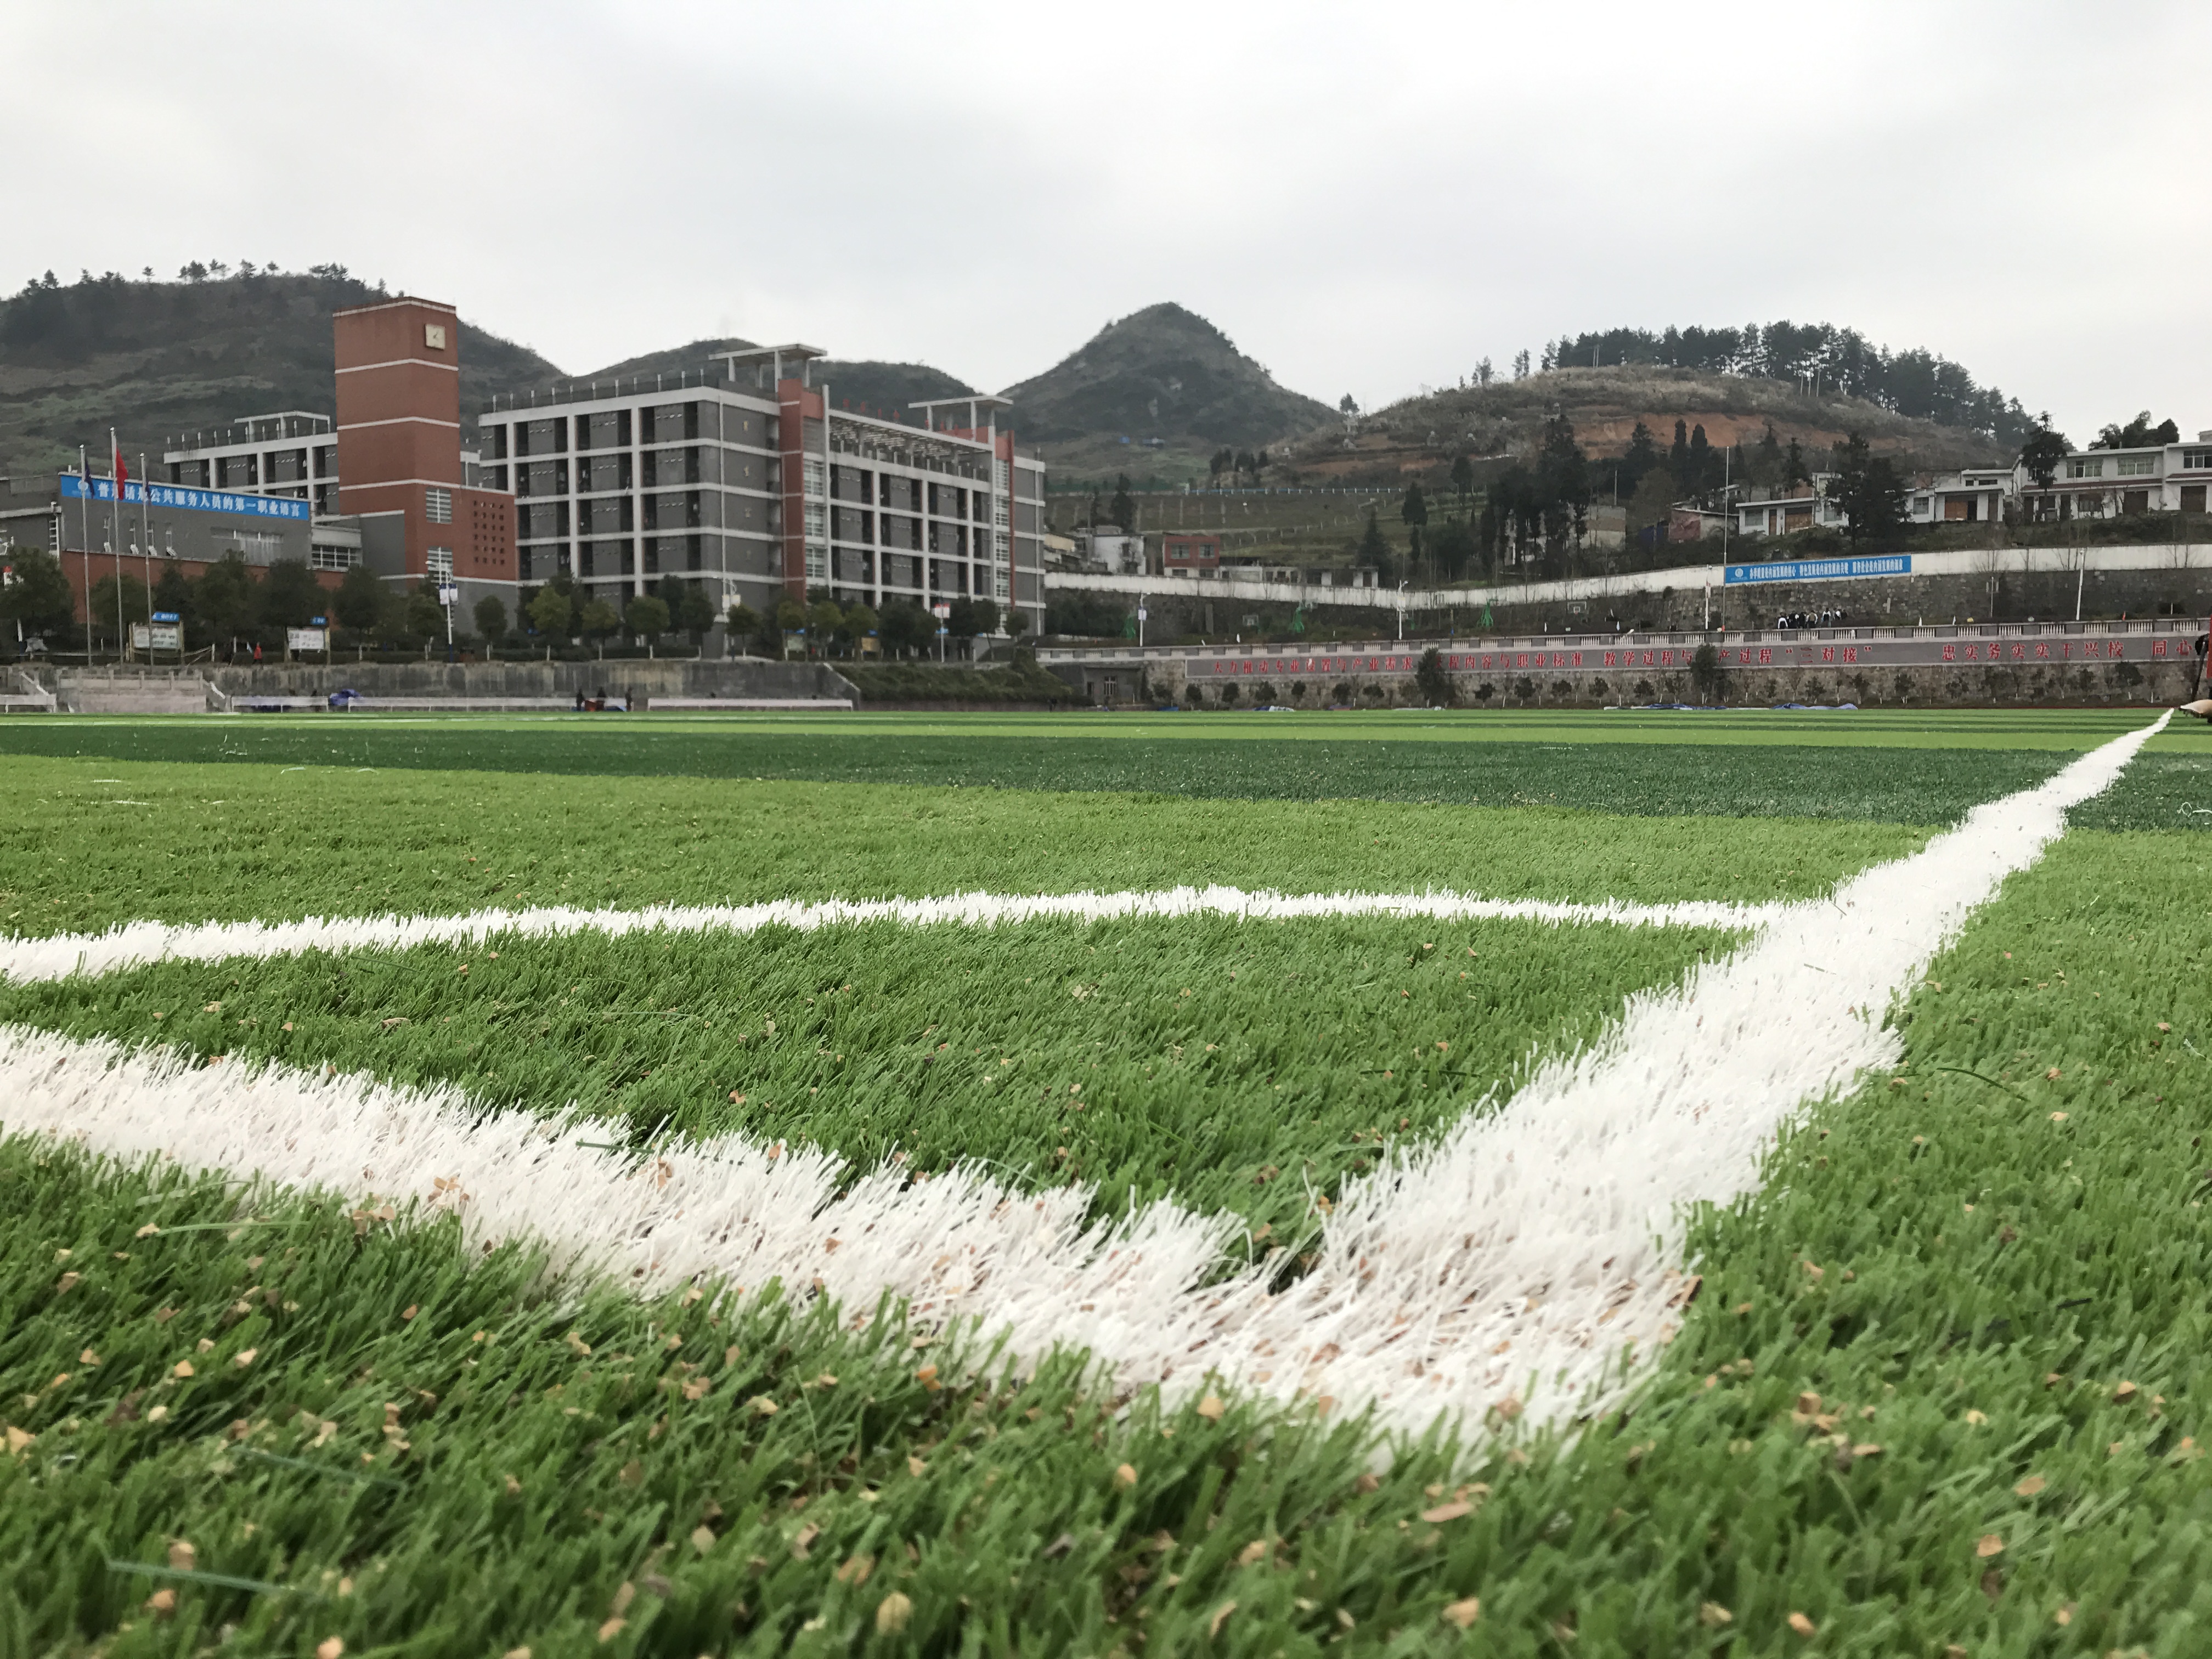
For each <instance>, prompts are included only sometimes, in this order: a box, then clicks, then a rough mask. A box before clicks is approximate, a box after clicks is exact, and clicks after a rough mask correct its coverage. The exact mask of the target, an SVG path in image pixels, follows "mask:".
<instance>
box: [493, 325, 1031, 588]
mask: <svg viewBox="0 0 2212 1659" xmlns="http://www.w3.org/2000/svg"><path fill="white" fill-rule="evenodd" d="M822 355H823V354H822V353H821V352H820V351H819V350H818V349H816V348H814V347H811V346H805V345H785V346H775V347H765V348H762V349H757V350H750V351H742V352H731V353H725V354H723V355H722V356H720V358H719V359H718V360H717V361H716V362H714V363H710V364H707V365H702V367H700V368H696V369H686V370H684V371H681V372H679V373H669V374H649V375H640V376H635V377H626V378H624V379H623V380H602V381H591V382H584V381H571V382H565V383H557V384H556V385H555V386H550V387H548V388H546V389H545V390H544V391H543V392H531V393H527V394H524V395H522V396H520V397H517V398H504V397H502V398H495V399H493V400H492V401H491V403H490V404H487V405H486V407H485V408H484V410H483V412H482V413H481V414H480V415H479V416H477V453H478V455H479V457H480V460H481V477H482V478H483V483H484V485H485V487H486V488H487V489H492V490H503V491H506V492H508V493H509V494H510V495H511V496H512V499H513V513H514V520H515V526H516V534H517V545H518V555H517V559H518V569H519V573H520V580H522V581H525V582H543V581H546V580H550V579H552V578H553V577H554V576H555V575H556V574H562V573H566V574H569V575H571V576H573V577H574V580H576V581H577V582H579V583H580V584H581V585H582V586H584V587H585V589H586V591H587V592H588V593H589V594H590V595H591V596H592V597H593V598H597V599H605V600H607V601H608V602H609V603H611V604H612V605H615V606H616V608H617V609H618V610H619V609H620V608H621V607H622V605H623V604H625V603H626V602H627V601H628V599H629V598H630V597H631V596H633V595H635V594H639V593H642V592H646V591H647V589H648V588H650V587H652V586H653V585H654V584H655V583H657V582H658V581H659V580H661V579H662V578H663V577H665V576H669V575H675V576H678V577H679V578H681V579H683V580H688V581H694V582H696V583H698V584H700V585H701V586H702V587H703V588H704V589H705V590H706V592H707V595H708V599H710V600H711V601H713V602H714V603H715V605H716V608H717V609H718V610H720V609H722V608H724V607H726V606H727V605H731V604H733V603H736V602H739V601H742V602H743V603H744V604H745V605H750V606H751V607H752V608H753V609H754V610H755V611H760V612H762V613H763V614H767V613H771V612H773V611H774V610H775V606H776V605H777V604H778V603H780V602H781V600H782V599H786V598H791V599H805V596H806V595H807V594H808V593H809V592H813V591H815V590H817V589H823V590H827V591H828V592H829V593H830V595H831V596H832V597H833V598H835V599H837V600H838V601H839V602H840V603H841V604H866V605H872V606H876V607H880V606H882V605H884V604H886V603H890V602H892V601H895V600H899V599H911V600H913V601H915V602H916V603H918V604H923V605H927V604H931V603H934V602H937V601H939V600H950V599H955V598H960V597H976V598H988V599H996V600H997V601H999V602H1000V604H1001V605H1012V606H1018V607H1021V608H1023V609H1024V610H1026V611H1030V612H1031V613H1032V614H1031V615H1030V625H1031V626H1032V628H1035V627H1040V626H1041V625H1042V619H1043V618H1042V611H1043V586H1042V548H1041V546H1040V544H1039V541H1038V537H1039V534H1040V532H1041V527H1042V521H1043V513H1044V468H1043V464H1042V462H1040V461H1036V460H1033V459H1029V458H1026V457H1018V456H1017V455H1016V453H1015V451H1014V445H1013V435H1012V434H1011V433H1001V432H1000V431H999V430H998V429H997V427H996V425H995V423H994V422H993V421H992V420H991V419H990V418H988V417H989V416H991V415H992V414H993V413H994V410H993V407H992V406H993V405H994V403H995V401H996V400H994V399H991V398H980V397H979V398H959V399H956V400H948V403H950V404H957V405H959V406H961V408H962V409H964V410H965V412H966V414H967V416H968V423H967V424H966V425H965V426H960V425H956V424H953V423H952V422H953V421H954V420H956V419H957V411H956V410H952V409H950V408H948V406H947V404H942V403H941V404H917V405H915V408H916V410H918V411H919V412H920V415H921V420H920V422H918V423H916V424H908V423H907V422H901V421H894V420H886V419H881V418H878V417H874V416H865V415H859V414H854V413H853V412H851V411H849V410H842V409H836V408H834V407H832V405H831V403H830V399H829V392H828V388H827V387H826V386H815V385H814V384H813V375H812V364H813V362H814V361H815V360H816V359H817V358H819V357H820V356H822Z"/></svg>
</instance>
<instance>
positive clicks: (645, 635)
mask: <svg viewBox="0 0 2212 1659" xmlns="http://www.w3.org/2000/svg"><path fill="white" fill-rule="evenodd" d="M623 627H624V628H627V629H629V631H630V632H631V633H633V634H635V635H638V636H639V637H641V639H643V640H644V641H645V642H646V644H647V646H650V645H651V644H652V643H653V641H655V640H657V639H659V637H660V636H661V635H663V634H665V633H666V632H667V631H668V606H667V605H665V603H663V602H662V601H661V600H660V599H658V598H656V597H655V596H654V595H653V594H651V593H641V594H639V595H638V596H637V597H636V598H635V599H632V600H631V601H630V602H629V604H628V605H625V606H623Z"/></svg>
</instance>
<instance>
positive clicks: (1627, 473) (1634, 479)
mask: <svg viewBox="0 0 2212 1659" xmlns="http://www.w3.org/2000/svg"><path fill="white" fill-rule="evenodd" d="M1657 465H1659V446H1658V443H1657V442H1656V441H1655V440H1654V439H1653V438H1652V436H1651V428H1650V427H1648V426H1646V425H1644V422H1641V421H1638V422H1637V423H1636V429H1635V430H1634V431H1632V432H1631V433H1630V434H1629V435H1628V453H1626V455H1623V456H1622V457H1621V458H1620V478H1621V482H1622V483H1625V484H1626V485H1627V486H1628V493H1629V494H1630V495H1634V494H1635V493H1636V487H1637V486H1638V484H1640V483H1643V482H1644V474H1645V473H1647V472H1649V471H1651V469H1652V468H1654V467H1656V466H1657Z"/></svg>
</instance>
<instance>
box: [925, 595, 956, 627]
mask: <svg viewBox="0 0 2212 1659" xmlns="http://www.w3.org/2000/svg"><path fill="white" fill-rule="evenodd" d="M929 614H930V615H931V616H933V617H940V618H941V617H949V616H951V614H952V607H951V605H946V604H945V603H943V602H942V601H939V603H938V604H936V605H931V606H930V607H929ZM940 631H941V630H940Z"/></svg>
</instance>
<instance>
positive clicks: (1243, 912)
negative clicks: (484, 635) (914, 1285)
mask: <svg viewBox="0 0 2212 1659" xmlns="http://www.w3.org/2000/svg"><path fill="white" fill-rule="evenodd" d="M1783 909H1784V906H1782V905H1779V904H1731V903H1725V902H1720V901H1717V900H1711V899H1689V900H1685V901H1683V902H1679V903H1674V904H1632V903H1623V902H1619V901H1616V900H1607V901H1605V902H1602V903H1598V904H1564V903H1557V902H1553V901H1550V900H1547V899H1492V898H1480V897H1477V896H1474V895H1473V894H1468V893H1455V892H1451V891H1449V890H1431V891H1429V892H1425V893H1275V892H1264V891H1263V892H1247V891H1245V890H1243V888H1239V887H1172V888H1169V889H1166V890H1163V891H1158V892H1121V893H1046V894H1030V893H1018V894H1008V893H954V894H951V895H950V896H945V897H942V898H893V899H829V900H826V901H824V902H821V903H818V904H808V903H803V902H799V901H796V900H789V899H781V900H775V901H773V902H769V903H765V904H740V905H692V906H676V905H663V906H654V907H652V908H647V909H642V910H577V909H571V908H568V907H567V906H565V905H562V906H550V907H546V908H536V909H529V910H476V911H471V912H470V913H468V914H466V915H453V916H395V915H381V916H337V917H331V918H327V919H326V918H325V917H321V916H310V917H308V918H307V920H305V921H210V922H198V923H171V922H162V921H133V922H126V923H125V924H124V925H123V926H121V927H115V928H112V929H110V930H109V931H108V932H106V933H62V934H57V935H55V936H54V937H52V938H50V939H5V940H0V978H7V979H12V980H16V981H26V982H27V981H37V980H53V979H65V978H67V977H68V976H69V975H71V974H83V975H100V974H111V973H113V972H115V971H116V970H117V969H121V968H131V967H137V966H139V965H142V964H143V963H150V962H216V961H220V960H222V958H224V957H278V956H296V955H298V954H300V953H301V952H302V951H363V950H404V949H406V948H408V947H409V946H410V945H432V944H465V945H475V944H478V943H481V942H482V941H483V940H484V939H489V938H490V937H492V936H493V935H495V934H499V935H508V934H520V935H521V936H523V937H526V938H528V937H546V936H550V935H556V934H562V933H603V934H605V935H607V936H609V937H611V938H620V937H621V936H622V935H623V934H626V933H650V932H653V930H655V929H665V930H666V931H667V932H670V933H757V932H758V931H760V930H761V929H762V928H763V927H795V928H799V929H800V930H801V931H811V930H812V929H815V928H819V927H844V926H849V925H852V924H854V923H860V922H896V923H899V924H902V925H904V926H908V927H926V926H930V925H933V924H951V925H953V926H957V927H1007V926H1012V925H1013V924H1016V923H1019V922H1024V921H1034V920H1036V919H1039V918H1042V917H1053V916H1057V917H1069V918H1073V919H1074V920H1077V921H1120V920H1124V919H1127V918H1129V917H1133V916H1188V915H1218V916H1236V917H1239V918H1242V919H1243V920H1244V921H1296V920H1300V919H1308V918H1313V917H1322V916H1407V917H1412V916H1421V917H1426V918H1429V919H1431V920H1433V921H1474V920H1490V919H1499V920H1522V921H1544V922H1551V923H1553V924H1554V925H1568V924H1575V923H1595V924H1601V925H1607V926H1613V927H1721V928H1731V929H1735V930H1738V931H1741V932H1749V931H1751V930H1752V929H1753V928H1756V927H1763V926H1765V924H1767V923H1769V922H1771V921H1773V920H1774V919H1775V918H1776V917H1777V916H1778V915H1780V914H1781V913H1782V911H1783Z"/></svg>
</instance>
